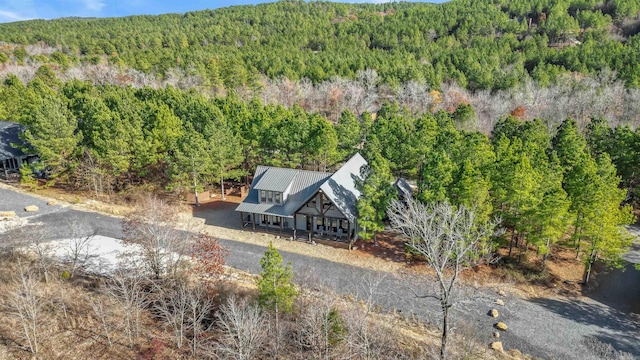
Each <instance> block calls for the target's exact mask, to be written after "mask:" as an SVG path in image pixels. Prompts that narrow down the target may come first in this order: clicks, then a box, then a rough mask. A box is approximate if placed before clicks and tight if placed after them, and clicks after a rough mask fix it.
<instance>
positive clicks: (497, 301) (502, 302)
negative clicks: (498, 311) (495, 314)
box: [496, 299, 504, 306]
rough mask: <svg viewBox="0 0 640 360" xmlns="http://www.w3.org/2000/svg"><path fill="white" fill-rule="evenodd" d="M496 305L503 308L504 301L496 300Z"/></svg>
mask: <svg viewBox="0 0 640 360" xmlns="http://www.w3.org/2000/svg"><path fill="white" fill-rule="evenodd" d="M496 305H500V306H504V301H502V299H498V300H496Z"/></svg>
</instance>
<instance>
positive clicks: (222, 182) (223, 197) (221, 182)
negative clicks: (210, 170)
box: [220, 177, 226, 200]
mask: <svg viewBox="0 0 640 360" xmlns="http://www.w3.org/2000/svg"><path fill="white" fill-rule="evenodd" d="M220 186H221V187H222V194H221V195H222V200H225V199H226V197H225V196H224V178H223V177H220Z"/></svg>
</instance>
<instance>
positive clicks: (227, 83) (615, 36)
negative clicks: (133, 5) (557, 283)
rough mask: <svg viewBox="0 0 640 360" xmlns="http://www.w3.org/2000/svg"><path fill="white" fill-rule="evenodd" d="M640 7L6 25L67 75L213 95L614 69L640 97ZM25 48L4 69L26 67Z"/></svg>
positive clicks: (461, 6) (317, 10)
mask: <svg viewBox="0 0 640 360" xmlns="http://www.w3.org/2000/svg"><path fill="white" fill-rule="evenodd" d="M639 10H640V1H638V0H607V1H596V0H579V1H576V0H535V1H533V0H517V1H511V0H509V1H507V0H492V1H489V0H487V1H475V0H454V1H450V2H447V3H444V4H438V5H436V4H425V3H403V2H399V3H396V2H394V3H386V4H379V5H373V4H339V3H333V2H309V3H308V2H304V1H280V2H275V3H271V4H263V5H257V6H241V7H230V8H224V9H219V10H213V11H198V12H189V13H186V14H169V15H161V16H132V17H125V18H116V19H81V18H66V19H59V20H53V21H44V20H34V21H24V22H17V23H11V24H1V25H0V41H4V42H6V43H11V44H19V45H29V44H36V43H42V44H46V45H48V46H49V47H52V48H54V49H56V51H54V52H52V53H50V54H41V55H40V56H39V57H38V58H37V59H36V60H38V61H52V62H55V63H57V64H59V65H60V66H62V67H68V66H70V65H71V64H73V63H76V62H88V63H99V62H108V63H111V64H116V65H122V66H127V67H131V68H134V69H137V70H139V71H142V72H145V73H155V74H158V75H159V76H161V77H162V76H167V75H168V73H169V72H170V70H171V69H174V68H178V69H181V70H182V71H184V72H185V73H186V74H190V75H196V76H198V78H199V81H201V82H202V85H203V86H210V87H222V86H224V87H226V88H230V89H233V88H235V87H239V86H246V87H249V88H255V87H259V86H260V82H259V80H260V76H261V75H266V76H267V77H269V78H272V79H273V78H277V77H280V76H283V77H286V78H288V79H290V80H294V81H295V80H300V79H303V78H307V79H310V80H311V81H312V82H313V83H318V82H322V81H324V80H328V79H330V78H331V77H332V76H338V77H342V78H347V79H353V78H355V76H356V74H357V72H358V71H362V70H366V69H375V70H377V71H378V73H379V74H380V77H381V79H382V82H384V83H386V84H389V85H391V86H392V87H393V86H397V85H399V84H401V83H404V82H407V81H410V80H414V81H419V82H423V83H426V84H428V85H429V86H430V87H431V88H434V89H439V88H440V86H441V85H442V84H443V83H446V82H456V83H457V84H459V85H460V86H462V87H464V88H468V89H471V90H476V89H492V90H497V89H508V88H512V87H514V86H516V85H518V84H522V83H523V82H524V81H525V80H526V79H534V80H536V81H539V82H540V83H541V84H543V85H549V84H553V83H554V82H556V81H557V80H558V78H559V76H560V75H561V74H565V73H572V72H577V73H581V74H583V75H589V74H591V75H593V74H597V73H599V72H600V71H601V70H603V69H605V68H606V69H610V70H613V71H614V72H615V73H616V76H617V78H619V79H621V80H623V81H624V82H625V83H626V85H627V86H628V87H630V88H637V87H640V65H639V64H638V63H637V61H636V59H637V58H638V56H639V54H640V37H638V36H637V32H638V30H639V28H640V26H639V21H638V19H637V16H638V11H639ZM26 56H27V54H26V52H25V50H24V47H21V46H19V47H16V48H13V49H10V50H9V49H5V51H4V55H2V56H0V61H3V62H7V61H9V59H10V58H11V59H17V60H18V61H22V60H24V59H25V57H26Z"/></svg>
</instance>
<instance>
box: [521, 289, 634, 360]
mask: <svg viewBox="0 0 640 360" xmlns="http://www.w3.org/2000/svg"><path fill="white" fill-rule="evenodd" d="M531 302H533V303H536V304H538V305H540V306H542V307H544V308H546V309H547V310H550V311H552V312H554V313H556V314H558V315H560V316H562V317H564V318H567V319H570V320H572V321H575V322H578V323H581V324H584V325H592V326H596V327H598V328H599V330H598V334H597V335H595V337H596V338H597V339H598V340H600V341H602V342H604V343H608V344H611V345H612V346H613V347H614V348H615V349H616V350H618V351H624V352H628V353H630V354H632V355H634V356H636V357H638V356H640V323H639V322H638V319H637V317H635V316H634V315H633V314H630V313H628V312H624V311H620V310H617V309H615V308H612V307H608V306H605V305H603V304H600V303H597V302H592V301H580V300H570V299H566V300H561V299H549V298H535V299H532V300H531Z"/></svg>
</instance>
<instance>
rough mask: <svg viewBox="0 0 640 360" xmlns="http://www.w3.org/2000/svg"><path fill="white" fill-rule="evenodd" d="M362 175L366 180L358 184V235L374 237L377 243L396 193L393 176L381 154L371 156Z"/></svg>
mask: <svg viewBox="0 0 640 360" xmlns="http://www.w3.org/2000/svg"><path fill="white" fill-rule="evenodd" d="M361 175H362V178H363V179H364V181H362V182H360V183H359V184H358V187H359V189H360V198H359V199H358V203H357V209H358V228H359V231H358V236H360V237H361V238H363V239H365V240H370V239H372V238H373V241H374V244H375V245H377V239H376V234H377V232H379V231H383V230H384V222H383V221H384V218H385V216H386V211H387V207H388V206H389V203H390V202H391V200H393V198H394V197H395V195H396V194H395V191H394V188H393V185H392V182H393V176H392V175H391V171H390V170H389V165H388V161H387V160H386V159H384V158H383V157H382V156H380V155H377V156H376V155H374V156H373V158H370V160H369V164H368V165H365V166H363V168H362V169H361Z"/></svg>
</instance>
